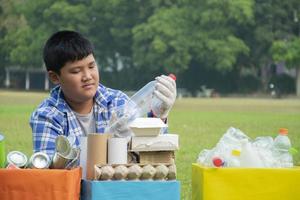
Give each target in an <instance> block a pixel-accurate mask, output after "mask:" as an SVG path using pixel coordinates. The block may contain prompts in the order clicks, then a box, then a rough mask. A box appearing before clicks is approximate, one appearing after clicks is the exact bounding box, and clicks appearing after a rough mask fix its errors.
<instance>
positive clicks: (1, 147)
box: [0, 134, 5, 168]
mask: <svg viewBox="0 0 300 200" xmlns="http://www.w3.org/2000/svg"><path fill="white" fill-rule="evenodd" d="M4 139H5V138H4V135H2V134H0V168H4V167H5V143H4V142H5V141H4Z"/></svg>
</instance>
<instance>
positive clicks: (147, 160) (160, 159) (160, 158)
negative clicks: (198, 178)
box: [139, 151, 175, 164]
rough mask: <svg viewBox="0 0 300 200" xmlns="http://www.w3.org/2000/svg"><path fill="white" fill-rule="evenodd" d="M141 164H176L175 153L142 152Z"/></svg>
mask: <svg viewBox="0 0 300 200" xmlns="http://www.w3.org/2000/svg"><path fill="white" fill-rule="evenodd" d="M139 154H140V155H139V156H140V163H141V164H151V163H175V154H174V151H149V152H140V153H139Z"/></svg>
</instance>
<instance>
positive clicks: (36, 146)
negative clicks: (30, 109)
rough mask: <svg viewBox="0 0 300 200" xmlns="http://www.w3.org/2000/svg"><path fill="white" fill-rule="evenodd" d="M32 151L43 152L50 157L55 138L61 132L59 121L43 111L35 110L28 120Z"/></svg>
mask: <svg viewBox="0 0 300 200" xmlns="http://www.w3.org/2000/svg"><path fill="white" fill-rule="evenodd" d="M30 126H31V128H32V136H33V150H34V152H44V153H46V154H48V155H49V156H50V157H52V156H53V155H54V152H55V139H56V137H57V136H58V135H61V134H62V133H63V130H62V128H61V125H60V121H59V120H58V119H57V118H55V117H53V116H51V115H50V116H49V115H47V114H46V113H45V112H36V113H34V114H33V115H32V117H31V120H30Z"/></svg>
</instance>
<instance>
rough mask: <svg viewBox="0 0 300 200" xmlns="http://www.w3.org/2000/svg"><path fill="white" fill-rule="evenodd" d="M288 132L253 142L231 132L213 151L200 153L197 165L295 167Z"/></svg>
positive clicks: (280, 131)
mask: <svg viewBox="0 0 300 200" xmlns="http://www.w3.org/2000/svg"><path fill="white" fill-rule="evenodd" d="M287 135H288V130H287V129H285V128H281V129H279V134H278V136H277V137H276V138H275V139H274V140H273V138H272V137H270V136H266V137H257V138H256V139H255V140H254V141H252V140H251V139H250V138H249V137H248V136H247V135H245V134H244V133H243V132H242V131H240V130H239V129H236V128H233V127H231V128H229V129H228V130H227V132H226V133H225V134H224V135H223V137H222V138H221V139H220V141H219V142H218V143H217V145H216V146H215V147H214V148H213V149H204V150H202V151H201V152H200V154H199V156H198V160H197V162H198V163H200V164H202V165H204V166H207V167H250V168H252V167H253V168H285V167H288V168H289V167H293V157H292V150H293V148H292V147H291V142H290V140H289V138H288V136H287Z"/></svg>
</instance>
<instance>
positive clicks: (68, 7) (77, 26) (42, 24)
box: [3, 0, 89, 67]
mask: <svg viewBox="0 0 300 200" xmlns="http://www.w3.org/2000/svg"><path fill="white" fill-rule="evenodd" d="M13 7H14V10H15V11H14V12H15V13H16V15H17V16H19V17H20V18H22V19H24V23H23V24H21V25H18V26H16V27H15V28H13V29H10V30H8V31H7V33H6V34H5V37H4V39H3V44H4V45H5V46H6V47H7V48H8V50H7V53H8V57H9V61H10V63H12V64H18V65H21V66H22V67H41V66H42V63H43V62H42V48H43V45H44V43H45V40H46V39H47V38H48V37H49V35H51V34H52V33H54V32H55V31H58V30H61V29H71V30H78V31H81V32H83V33H85V30H87V28H86V25H87V22H88V21H89V20H88V17H87V14H88V12H86V10H87V6H86V5H85V4H82V3H79V4H76V3H72V2H71V3H70V2H68V1H48V0H40V1H26V2H23V1H20V2H18V3H15V4H13Z"/></svg>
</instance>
